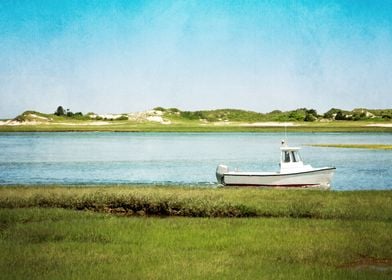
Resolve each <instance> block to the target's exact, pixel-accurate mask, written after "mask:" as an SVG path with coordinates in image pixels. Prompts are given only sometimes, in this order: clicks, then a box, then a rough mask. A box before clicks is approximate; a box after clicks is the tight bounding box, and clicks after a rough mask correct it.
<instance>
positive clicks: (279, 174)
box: [223, 167, 336, 177]
mask: <svg viewBox="0 0 392 280" xmlns="http://www.w3.org/2000/svg"><path fill="white" fill-rule="evenodd" d="M335 169H336V167H330V168H323V169H317V170H311V171H303V172H295V173H283V174H281V173H278V174H246V172H244V173H245V174H241V173H237V174H236V173H234V174H231V173H223V176H235V177H237V176H242V177H276V176H280V177H283V176H292V175H299V174H309V173H315V172H322V171H329V170H335Z"/></svg>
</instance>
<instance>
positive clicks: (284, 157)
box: [280, 146, 304, 170]
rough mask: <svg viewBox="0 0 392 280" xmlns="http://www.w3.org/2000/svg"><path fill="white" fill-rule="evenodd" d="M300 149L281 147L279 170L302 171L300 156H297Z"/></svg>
mask: <svg viewBox="0 0 392 280" xmlns="http://www.w3.org/2000/svg"><path fill="white" fill-rule="evenodd" d="M300 149H301V148H297V147H287V146H284V147H281V148H280V151H281V158H280V169H281V170H288V169H303V168H304V163H303V161H302V158H301V155H300V154H299V150H300Z"/></svg>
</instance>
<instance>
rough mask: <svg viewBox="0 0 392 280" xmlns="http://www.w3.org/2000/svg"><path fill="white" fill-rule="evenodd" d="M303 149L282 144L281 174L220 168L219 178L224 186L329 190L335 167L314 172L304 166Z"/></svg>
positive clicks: (217, 171)
mask: <svg viewBox="0 0 392 280" xmlns="http://www.w3.org/2000/svg"><path fill="white" fill-rule="evenodd" d="M299 150H300V148H298V147H288V146H287V145H286V144H285V141H282V147H281V148H280V151H281V158H280V170H279V171H278V172H246V171H231V170H230V169H229V168H228V167H227V166H226V165H218V167H217V169H216V178H217V180H218V183H219V184H222V185H224V186H265V187H304V188H321V189H329V188H330V186H331V180H332V176H333V174H334V171H335V169H336V168H335V167H321V168H313V167H312V166H311V165H309V164H304V163H303V161H302V158H301V156H300V153H299Z"/></svg>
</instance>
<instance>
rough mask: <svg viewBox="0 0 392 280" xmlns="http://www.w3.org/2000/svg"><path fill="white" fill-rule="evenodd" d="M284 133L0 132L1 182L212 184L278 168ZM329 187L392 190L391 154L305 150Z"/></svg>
mask: <svg viewBox="0 0 392 280" xmlns="http://www.w3.org/2000/svg"><path fill="white" fill-rule="evenodd" d="M282 137H284V133H102V132H101V133H98V132H97V133H95V132H92V133H88V132H84V133H1V134H0V149H1V150H0V184H3V185H6V184H49V183H50V184H52V183H54V184H125V183H155V184H166V183H170V184H201V185H208V184H214V183H215V182H216V179H215V168H216V166H217V165H218V164H220V163H224V164H227V165H229V166H230V167H237V168H238V169H239V170H244V171H245V170H246V171H276V170H278V162H279V157H280V154H279V147H280V140H281V139H282ZM288 140H289V144H290V145H292V146H297V145H298V146H302V145H305V144H317V143H366V144H391V143H392V134H375V133H313V134H309V133H289V134H288ZM301 152H302V157H303V158H304V161H305V163H309V164H312V165H313V166H314V167H323V166H335V167H336V168H337V170H336V174H335V177H334V179H333V182H332V184H333V187H332V188H333V189H335V190H353V189H392V180H391V179H392V165H391V162H392V161H391V159H392V151H383V150H364V149H336V148H319V147H304V148H303V150H302V151H301Z"/></svg>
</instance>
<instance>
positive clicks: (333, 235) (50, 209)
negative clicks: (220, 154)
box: [0, 186, 392, 279]
mask: <svg viewBox="0 0 392 280" xmlns="http://www.w3.org/2000/svg"><path fill="white" fill-rule="evenodd" d="M75 210H83V211H75ZM178 216H180V217H178ZM233 216H234V217H241V218H232V217H233ZM162 217H166V218H162ZM212 217H214V218H212ZM267 217H268V218H267ZM391 236H392V192H391V191H353V192H325V191H306V190H305V191H304V190H270V189H187V188H174V187H160V188H158V187H143V188H126V187H121V188H119V187H107V188H102V187H99V188H98V187H83V188H82V187H22V186H19V187H2V188H0V260H1V261H0V273H1V275H2V277H4V279H27V278H28V279H238V278H243V279H287V278H290V279H309V278H310V279H320V278H324V279H388V278H390V277H391V276H392V242H391V241H392V240H391Z"/></svg>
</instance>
